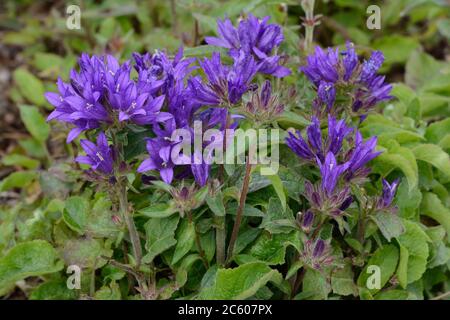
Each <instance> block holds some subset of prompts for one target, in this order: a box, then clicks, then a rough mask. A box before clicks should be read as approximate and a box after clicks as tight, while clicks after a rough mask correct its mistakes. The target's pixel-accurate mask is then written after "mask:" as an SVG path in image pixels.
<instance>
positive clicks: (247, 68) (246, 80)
mask: <svg viewBox="0 0 450 320" xmlns="http://www.w3.org/2000/svg"><path fill="white" fill-rule="evenodd" d="M200 66H201V68H202V69H203V71H204V72H205V75H206V77H207V80H208V83H207V84H205V83H203V82H202V81H201V78H200V77H193V78H191V79H189V80H188V84H189V91H190V94H191V97H192V99H194V101H195V102H197V103H198V104H201V105H209V106H218V105H221V104H226V105H228V104H235V103H237V102H238V101H239V100H240V99H241V98H242V95H243V94H244V93H246V92H247V91H248V90H249V89H250V83H251V81H252V80H253V77H254V76H255V74H256V72H257V71H258V68H259V67H258V65H257V64H256V62H255V60H254V59H253V58H252V57H251V56H246V55H244V54H243V53H242V54H239V56H237V57H235V58H234V63H233V65H232V66H226V65H223V64H222V62H221V59H220V53H218V52H214V53H213V55H212V58H211V59H208V58H204V60H203V61H201V62H200Z"/></svg>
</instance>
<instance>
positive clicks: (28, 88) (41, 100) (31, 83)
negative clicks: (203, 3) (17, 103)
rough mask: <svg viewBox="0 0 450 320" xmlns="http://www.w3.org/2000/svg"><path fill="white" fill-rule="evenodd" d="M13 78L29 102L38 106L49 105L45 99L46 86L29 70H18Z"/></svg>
mask: <svg viewBox="0 0 450 320" xmlns="http://www.w3.org/2000/svg"><path fill="white" fill-rule="evenodd" d="M13 78H14V82H15V83H16V84H17V86H18V88H19V90H20V93H21V94H22V95H23V96H24V97H25V99H27V100H28V101H29V102H31V103H33V104H35V105H37V106H44V105H45V104H46V103H47V102H46V100H45V97H44V94H45V89H44V85H43V84H42V82H41V80H39V79H38V78H36V76H34V75H33V74H32V73H30V72H29V71H28V70H26V69H24V68H19V69H16V70H15V71H14V74H13Z"/></svg>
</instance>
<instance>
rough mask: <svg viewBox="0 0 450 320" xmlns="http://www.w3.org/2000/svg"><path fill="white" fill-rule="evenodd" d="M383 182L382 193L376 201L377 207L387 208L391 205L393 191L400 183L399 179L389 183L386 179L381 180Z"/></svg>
mask: <svg viewBox="0 0 450 320" xmlns="http://www.w3.org/2000/svg"><path fill="white" fill-rule="evenodd" d="M382 182H383V194H382V196H381V198H380V199H379V201H378V208H379V209H383V208H384V209H387V208H389V207H390V206H391V204H392V201H393V200H394V196H395V192H396V191H397V187H398V185H399V183H400V180H399V179H396V180H394V181H393V182H392V183H391V184H389V182H387V181H386V180H384V179H383V180H382Z"/></svg>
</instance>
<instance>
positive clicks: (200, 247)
mask: <svg viewBox="0 0 450 320" xmlns="http://www.w3.org/2000/svg"><path fill="white" fill-rule="evenodd" d="M187 216H188V219H189V223H192V224H193V225H194V231H195V245H196V246H197V249H198V252H199V254H200V258H202V261H203V264H204V265H205V268H206V269H209V263H208V259H206V255H205V251H204V250H203V247H202V243H201V242H200V236H199V234H198V232H197V226H196V225H195V222H194V220H193V219H192V213H190V212H189V213H188V215H187Z"/></svg>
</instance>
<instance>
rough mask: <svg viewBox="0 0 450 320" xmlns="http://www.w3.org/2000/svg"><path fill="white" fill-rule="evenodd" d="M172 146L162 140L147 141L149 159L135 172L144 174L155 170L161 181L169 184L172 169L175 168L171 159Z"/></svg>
mask: <svg viewBox="0 0 450 320" xmlns="http://www.w3.org/2000/svg"><path fill="white" fill-rule="evenodd" d="M171 150H172V144H171V142H170V141H167V140H166V139H164V138H154V139H149V140H148V141H147V151H148V153H149V154H150V158H148V159H146V160H144V161H143V162H142V163H141V165H140V166H139V167H138V169H137V172H140V173H144V172H147V171H150V170H157V171H159V174H160V176H161V179H162V180H163V181H164V182H165V183H168V184H170V183H171V182H172V179H173V168H174V167H175V165H174V163H173V162H172V159H171Z"/></svg>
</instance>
